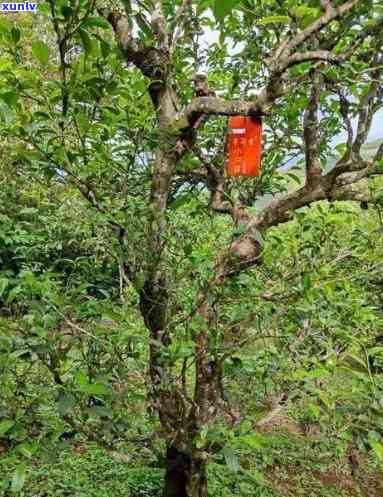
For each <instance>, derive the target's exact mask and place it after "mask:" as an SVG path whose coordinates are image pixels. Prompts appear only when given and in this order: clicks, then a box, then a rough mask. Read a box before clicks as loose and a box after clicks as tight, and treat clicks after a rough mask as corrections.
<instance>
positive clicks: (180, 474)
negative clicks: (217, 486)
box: [163, 446, 207, 497]
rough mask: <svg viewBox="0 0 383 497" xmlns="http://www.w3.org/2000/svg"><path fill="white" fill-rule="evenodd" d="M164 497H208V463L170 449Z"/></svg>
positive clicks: (167, 456) (167, 455) (174, 448)
mask: <svg viewBox="0 0 383 497" xmlns="http://www.w3.org/2000/svg"><path fill="white" fill-rule="evenodd" d="M163 497H207V477H206V461H204V460H203V459H194V458H193V457H192V456H190V455H189V454H186V453H184V452H182V451H180V450H178V449H177V448H176V447H174V446H170V447H168V449H167V453H166V473H165V486H164V492H163Z"/></svg>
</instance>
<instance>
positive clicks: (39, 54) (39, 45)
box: [32, 40, 49, 65]
mask: <svg viewBox="0 0 383 497" xmlns="http://www.w3.org/2000/svg"><path fill="white" fill-rule="evenodd" d="M32 53H33V55H34V56H35V57H36V59H37V60H38V61H39V62H40V64H42V65H46V64H48V61H49V48H48V45H46V44H45V43H44V42H43V41H40V40H37V41H34V42H33V43H32Z"/></svg>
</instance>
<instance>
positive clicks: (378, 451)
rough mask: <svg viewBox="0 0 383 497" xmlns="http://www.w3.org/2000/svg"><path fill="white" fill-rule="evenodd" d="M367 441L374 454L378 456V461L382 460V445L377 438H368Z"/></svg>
mask: <svg viewBox="0 0 383 497" xmlns="http://www.w3.org/2000/svg"><path fill="white" fill-rule="evenodd" d="M369 443H370V445H371V448H372V449H373V451H374V452H375V454H376V456H377V457H378V459H379V461H381V462H383V445H382V444H381V443H379V442H378V441H377V440H373V439H370V440H369Z"/></svg>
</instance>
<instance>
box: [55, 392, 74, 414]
mask: <svg viewBox="0 0 383 497" xmlns="http://www.w3.org/2000/svg"><path fill="white" fill-rule="evenodd" d="M75 404H76V400H75V398H74V397H73V396H72V395H60V397H59V399H58V401H57V410H58V412H59V414H60V415H61V416H65V415H66V414H68V413H69V412H70V411H71V410H72V409H73V407H74V406H75Z"/></svg>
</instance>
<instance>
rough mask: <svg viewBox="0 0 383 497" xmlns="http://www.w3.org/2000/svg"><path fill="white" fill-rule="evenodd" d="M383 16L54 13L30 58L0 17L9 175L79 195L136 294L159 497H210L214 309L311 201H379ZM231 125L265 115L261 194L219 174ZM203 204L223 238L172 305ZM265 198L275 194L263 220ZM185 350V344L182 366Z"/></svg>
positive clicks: (374, 8)
mask: <svg viewBox="0 0 383 497" xmlns="http://www.w3.org/2000/svg"><path fill="white" fill-rule="evenodd" d="M379 4H380V2H379V1H377V0H368V1H358V0H348V1H346V2H343V1H337V0H333V1H331V0H321V1H320V2H319V1H315V0H313V1H310V2H303V3H300V2H299V1H296V0H291V1H287V2H277V1H273V0H271V1H267V2H266V1H265V2H253V1H252V0H243V1H232V0H230V1H229V0H216V1H215V2H214V1H194V0H182V1H166V0H163V1H161V0H142V1H134V0H132V1H130V0H125V1H119V0H110V1H107V0H106V1H101V0H100V1H98V0H97V1H90V0H88V1H85V0H80V1H69V0H59V1H54V0H50V1H48V2H42V3H41V4H39V8H40V10H41V13H42V16H43V19H40V18H39V22H38V23H37V24H38V25H37V27H36V28H35V29H36V30H37V32H38V33H40V35H33V36H34V38H33V39H32V40H31V43H30V45H26V46H24V47H22V45H21V42H20V38H21V37H20V30H19V28H18V27H17V26H16V25H13V26H12V25H11V24H10V23H9V21H7V20H6V19H5V18H4V19H3V18H2V19H0V28H1V33H2V40H3V50H4V54H5V55H4V59H3V61H4V64H3V66H2V68H1V78H2V80H3V84H4V85H5V87H6V88H7V89H8V90H7V92H5V94H4V95H3V104H2V107H1V108H0V111H1V114H2V117H3V121H4V124H3V133H5V134H6V135H7V138H8V140H14V142H15V143H17V150H16V152H14V154H15V161H16V160H17V164H18V167H21V168H22V170H23V171H24V172H25V174H28V175H31V178H37V179H40V180H41V177H44V178H49V180H50V181H61V182H63V181H64V182H68V183H71V184H74V185H75V186H76V187H77V188H78V189H79V191H80V192H81V194H82V196H83V197H84V198H85V199H86V200H87V201H88V202H89V203H90V204H91V205H92V206H93V207H94V209H95V210H96V211H97V213H98V215H99V219H100V223H106V224H108V225H109V226H110V228H111V232H112V233H113V236H114V237H115V239H116V240H117V245H116V247H115V251H116V253H117V254H118V258H119V261H120V271H121V276H122V279H123V280H125V281H126V282H129V284H131V285H133V286H134V288H135V289H136V291H137V293H138V294H139V309H140V312H141V314H142V318H143V320H144V322H145V325H146V328H147V329H148V332H149V334H150V356H149V371H150V388H149V390H150V392H149V394H150V395H149V398H150V403H151V407H152V409H153V410H154V411H155V412H156V413H157V414H158V416H159V419H160V422H161V426H162V431H163V435H164V437H165V439H166V444H167V456H166V467H167V472H166V479H165V489H164V497H206V495H207V477H206V465H207V461H208V456H209V454H208V447H207V444H206V442H205V439H204V433H206V430H207V429H208V428H209V426H211V425H212V424H213V423H214V421H215V419H216V417H217V415H218V414H219V413H220V409H221V406H222V405H223V403H224V399H223V398H222V375H223V367H224V363H225V359H226V358H227V357H228V356H229V354H230V350H233V348H234V347H237V346H240V344H241V343H242V338H241V339H239V340H238V341H234V342H233V341H230V339H231V337H232V333H233V327H232V326H230V323H228V322H226V321H225V320H224V319H222V318H221V317H220V312H219V308H220V302H221V298H222V296H223V295H224V294H225V293H227V292H230V291H235V286H234V285H233V282H235V280H236V279H237V278H238V277H239V276H240V274H241V273H242V272H244V271H246V270H249V269H250V268H252V267H254V266H258V265H261V264H262V238H263V237H264V236H265V233H266V232H267V230H268V228H270V227H272V226H275V225H278V224H280V223H284V222H286V221H289V220H290V219H292V218H293V216H294V212H295V211H296V210H297V209H300V208H302V207H305V206H309V205H310V204H312V203H314V202H317V201H321V200H328V201H330V202H332V201H336V200H351V201H354V200H355V201H358V202H364V203H367V204H368V203H374V202H375V201H377V200H379V199H377V198H376V197H375V196H374V192H373V190H372V189H371V188H370V187H369V180H370V179H372V178H373V177H375V176H377V175H379V174H382V173H383V167H382V160H383V145H381V146H380V147H379V149H378V150H377V152H376V153H375V154H374V156H373V157H368V158H366V156H364V155H363V153H362V146H363V145H364V143H365V142H366V140H367V137H368V133H369V130H370V127H371V124H372V121H373V118H374V115H375V113H376V112H377V111H378V110H379V109H380V108H381V106H382V104H383V93H382V85H381V76H382V71H383V52H382V48H381V47H382V41H383V36H382V27H383V12H382V6H381V5H379ZM210 8H211V10H208V9H210ZM211 12H213V13H214V18H213V16H212V14H211ZM45 29H47V31H46V33H42V32H43V31H44V30H45ZM111 30H112V31H113V33H114V34H113V36H114V39H115V42H113V38H112V33H111ZM217 34H219V36H220V40H219V42H217V43H213V42H211V41H210V40H211V39H212V38H214V37H215V36H216V35H217ZM38 36H39V37H40V39H37V37H38ZM41 38H44V41H43V40H42V39H41ZM209 43H210V46H209ZM28 55H29V56H30V55H34V57H35V59H36V61H37V62H38V64H39V66H37V64H36V63H35V62H31V59H28ZM17 63H18V64H19V65H16V64H17ZM218 94H220V95H221V96H217V95H218ZM234 115H246V116H252V115H254V116H262V117H263V118H264V122H265V150H264V158H263V174H262V176H261V177H260V178H259V179H256V180H239V181H237V180H236V181H233V180H230V179H228V178H227V177H225V174H224V159H223V148H224V144H223V140H222V135H223V133H222V132H223V131H224V128H225V122H224V120H222V119H217V116H234ZM341 129H343V130H344V133H345V135H346V140H345V143H343V144H341V145H340V146H338V147H337V150H336V151H335V152H334V150H333V144H332V138H333V137H334V136H335V135H337V134H338V133H339V131H340V130H341ZM294 157H295V158H297V160H298V161H300V162H298V164H300V163H302V164H303V163H304V180H303V184H301V185H300V186H299V187H298V188H297V189H296V190H294V191H288V192H287V193H281V192H283V185H282V182H283V180H282V179H281V174H280V171H278V169H279V168H280V167H281V166H282V165H283V164H285V163H286V162H289V161H292V160H294ZM334 157H335V164H334V165H333V167H331V168H329V167H328V164H329V162H330V160H331V158H332V159H334ZM302 158H303V160H302ZM198 189H199V190H200V191H201V192H202V194H207V193H209V207H210V209H211V210H212V211H213V212H214V213H217V214H222V215H225V216H227V217H228V218H229V219H230V220H231V227H232V232H231V233H226V234H224V235H225V236H224V237H223V238H225V239H226V241H227V245H226V246H225V247H223V248H222V249H221V250H220V253H219V254H217V255H216V257H215V260H214V262H213V261H211V264H210V265H208V268H207V270H206V271H205V272H201V274H200V276H199V278H198V279H197V280H196V281H195V282H189V288H188V296H187V298H185V299H183V300H182V298H181V295H180V288H181V290H182V288H183V287H182V286H181V285H180V282H179V280H178V278H179V275H178V274H177V270H176V269H175V268H174V261H173V262H172V263H171V262H170V259H171V258H172V251H173V249H174V246H173V242H172V241H171V239H172V237H176V239H177V240H182V247H181V248H180V247H177V249H179V250H180V252H179V254H182V256H183V259H182V258H181V259H179V261H178V263H179V264H180V265H181V266H182V265H183V264H185V263H186V262H187V258H188V254H190V253H191V252H192V250H193V246H192V243H191V242H190V241H189V240H187V239H185V238H177V236H178V235H177V233H178V230H179V228H178V226H177V219H176V209H177V206H179V205H181V203H182V202H183V201H185V198H188V195H192V193H193V192H194V191H196V190H198ZM265 193H272V194H277V193H278V195H277V196H276V198H274V200H272V202H271V203H270V204H269V205H267V206H266V207H265V208H263V209H260V210H256V211H255V210H254V204H255V203H256V201H257V199H259V198H260V197H262V196H263V195H264V194H265ZM113 243H114V242H113ZM212 247H214V243H213V241H212ZM197 267H198V263H197ZM201 275H202V276H201ZM189 278H190V275H189ZM233 289H234V290H233ZM180 341H181V342H182V341H184V342H187V343H190V344H191V345H190V349H189V351H188V354H187V355H186V356H181V357H177V356H174V349H175V344H177V343H179V342H180ZM228 343H232V345H231V347H232V349H230V348H229V352H228ZM192 368H193V369H192ZM56 380H58V381H61V380H60V379H59V378H58V379H57V378H56Z"/></svg>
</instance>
